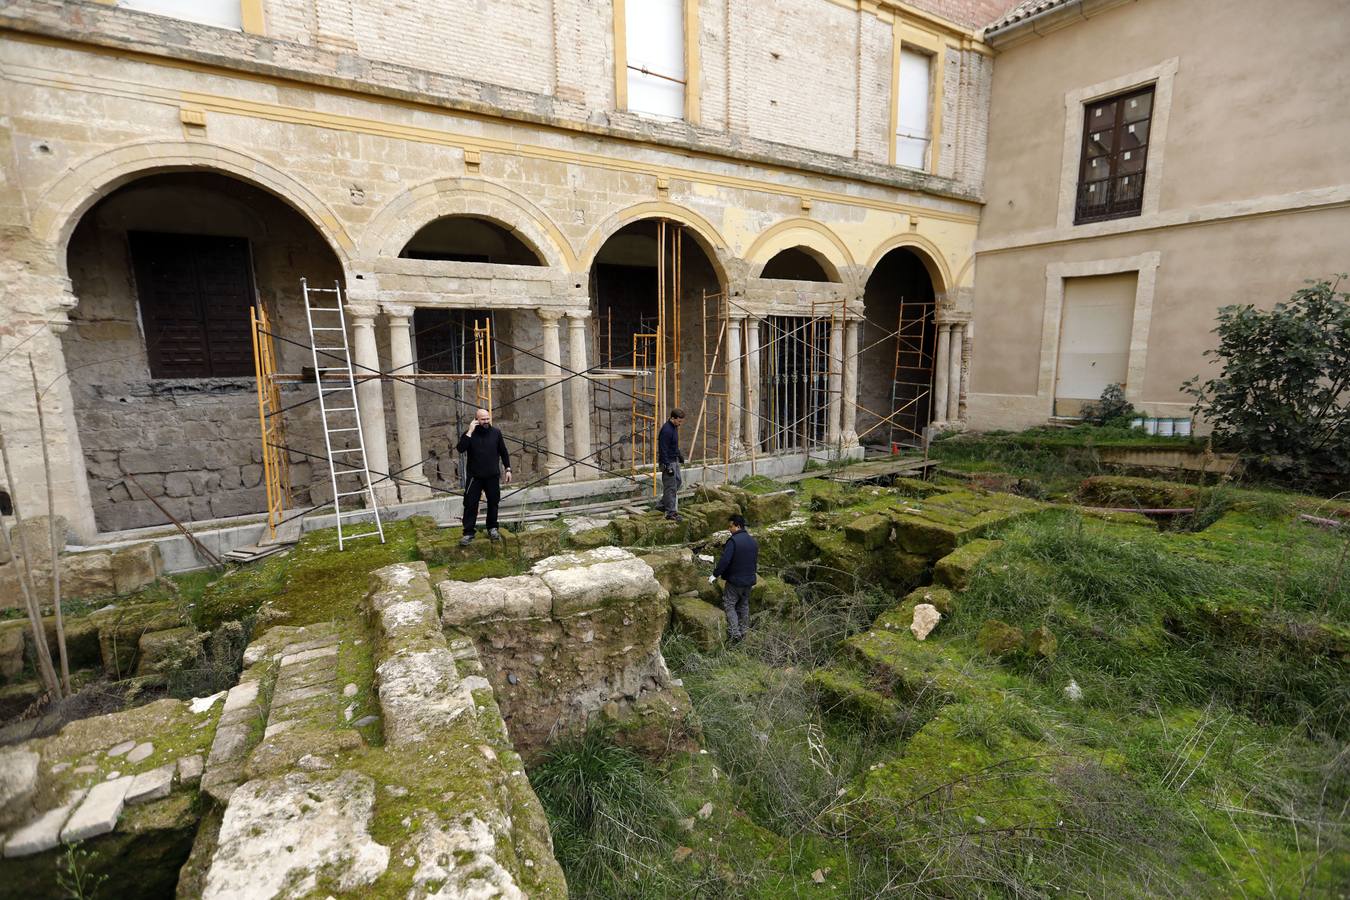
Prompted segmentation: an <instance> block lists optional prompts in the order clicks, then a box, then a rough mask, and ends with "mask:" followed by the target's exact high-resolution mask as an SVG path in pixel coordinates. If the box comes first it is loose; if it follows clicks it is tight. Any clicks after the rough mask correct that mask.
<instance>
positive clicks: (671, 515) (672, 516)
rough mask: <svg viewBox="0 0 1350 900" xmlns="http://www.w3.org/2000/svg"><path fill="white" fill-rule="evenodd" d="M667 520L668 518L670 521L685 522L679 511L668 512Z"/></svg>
mask: <svg viewBox="0 0 1350 900" xmlns="http://www.w3.org/2000/svg"><path fill="white" fill-rule="evenodd" d="M666 520H667V521H670V522H683V521H684V519H682V518H680V514H679V513H666Z"/></svg>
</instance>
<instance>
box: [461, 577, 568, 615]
mask: <svg viewBox="0 0 1350 900" xmlns="http://www.w3.org/2000/svg"><path fill="white" fill-rule="evenodd" d="M436 589H437V591H438V592H439V593H440V595H441V622H442V623H443V624H445V625H450V626H459V625H465V624H468V623H470V622H478V621H482V620H484V619H497V618H503V619H524V618H530V617H537V616H547V615H548V614H549V612H550V611H551V610H552V609H553V594H552V593H551V592H550V591H549V589H548V585H546V584H545V583H544V581H543V579H541V578H539V577H538V576H536V575H513V576H510V577H508V578H483V579H481V580H479V581H442V582H441V583H440V584H439V585H437V587H436Z"/></svg>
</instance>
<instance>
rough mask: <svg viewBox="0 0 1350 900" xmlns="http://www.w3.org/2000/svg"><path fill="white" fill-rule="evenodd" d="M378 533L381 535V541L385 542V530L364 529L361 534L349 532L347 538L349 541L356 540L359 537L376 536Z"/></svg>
mask: <svg viewBox="0 0 1350 900" xmlns="http://www.w3.org/2000/svg"><path fill="white" fill-rule="evenodd" d="M377 534H378V535H379V536H380V543H381V544H383V543H384V532H383V531H363V532H361V533H360V534H349V535H347V540H349V541H354V540H356V539H357V538H363V537H374V536H375V535H377Z"/></svg>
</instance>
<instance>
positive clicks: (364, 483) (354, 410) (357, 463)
mask: <svg viewBox="0 0 1350 900" xmlns="http://www.w3.org/2000/svg"><path fill="white" fill-rule="evenodd" d="M300 286H301V287H302V288H303V289H304V293H305V320H306V321H307V322H308V323H309V346H310V350H311V352H312V353H313V355H314V383H315V387H316V388H317V389H318V392H319V414H320V416H321V418H322V420H323V444H324V448H325V449H326V450H327V451H328V474H329V477H330V478H331V479H332V483H333V518H334V520H335V521H336V523H337V533H338V549H339V550H341V549H343V543H344V541H351V540H355V539H356V538H363V537H373V536H377V535H378V536H379V538H380V543H381V544H383V543H384V523H382V522H381V521H380V507H379V505H378V504H377V503H376V502H375V490H374V488H372V487H371V484H370V469H369V468H368V467H367V466H366V438H365V434H364V433H363V432H362V431H361V410H360V408H359V405H358V403H357V399H356V377H355V376H354V375H353V374H352V357H351V353H350V351H349V350H348V346H347V316H346V314H345V313H344V312H343V310H342V287H341V285H339V284H337V283H336V282H334V284H333V286H332V287H331V288H312V287H310V286H309V281H308V279H304V278H302V279H300ZM315 295H319V296H320V297H322V296H328V297H331V299H332V300H333V301H334V304H335V305H333V306H315V305H314V304H315V299H316V298H315ZM316 314H318V316H319V319H318V321H319V322H320V323H321V324H318V325H316V324H315V315H316ZM334 316H336V319H335V318H333V317H334ZM321 341H323V343H321ZM320 354H323V356H324V357H325V360H327V361H334V360H335V361H337V362H338V363H340V365H326V366H325V365H320V363H319V355H320ZM327 372H337V373H341V375H339V376H338V378H337V379H336V381H337V383H338V384H339V386H338V387H328V386H326V384H325V382H324V374H325V373H327ZM342 375H345V376H346V380H345V381H343V380H342ZM333 394H338V395H340V396H339V397H338V398H336V399H337V401H338V405H337V406H331V405H329V402H328V401H329V397H330V396H331V395H333ZM344 417H349V418H344ZM352 433H355V434H356V446H355V447H339V448H337V449H336V450H335V449H333V435H335V434H352ZM339 456H341V457H343V459H342V460H339V459H338V457H339ZM353 457H355V459H353ZM339 465H342V466H344V467H345V468H342V469H340V470H339V468H338V466H339ZM339 478H344V479H349V480H350V479H355V480H356V486H352V485H351V484H350V481H344V482H342V487H339V481H338V479H339ZM343 488H348V489H343ZM345 497H364V498H365V500H366V503H367V504H369V508H370V511H373V512H374V514H375V530H374V531H365V532H362V533H361V534H349V535H346V536H345V537H344V535H343V534H342V522H343V520H344V519H348V518H351V517H353V516H359V515H364V514H365V513H366V512H367V510H365V509H354V510H347V511H345V512H344V511H343V509H342V500H343V498H345Z"/></svg>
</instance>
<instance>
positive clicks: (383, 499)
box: [372, 481, 398, 506]
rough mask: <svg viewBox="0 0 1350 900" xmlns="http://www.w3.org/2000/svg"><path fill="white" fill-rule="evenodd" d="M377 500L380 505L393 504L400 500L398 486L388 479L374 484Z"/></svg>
mask: <svg viewBox="0 0 1350 900" xmlns="http://www.w3.org/2000/svg"><path fill="white" fill-rule="evenodd" d="M372 489H373V490H374V492H375V502H376V503H378V504H379V505H380V506H393V505H394V504H395V503H397V502H398V486H397V485H395V484H392V483H390V482H388V481H385V482H382V483H380V484H376V485H372Z"/></svg>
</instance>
